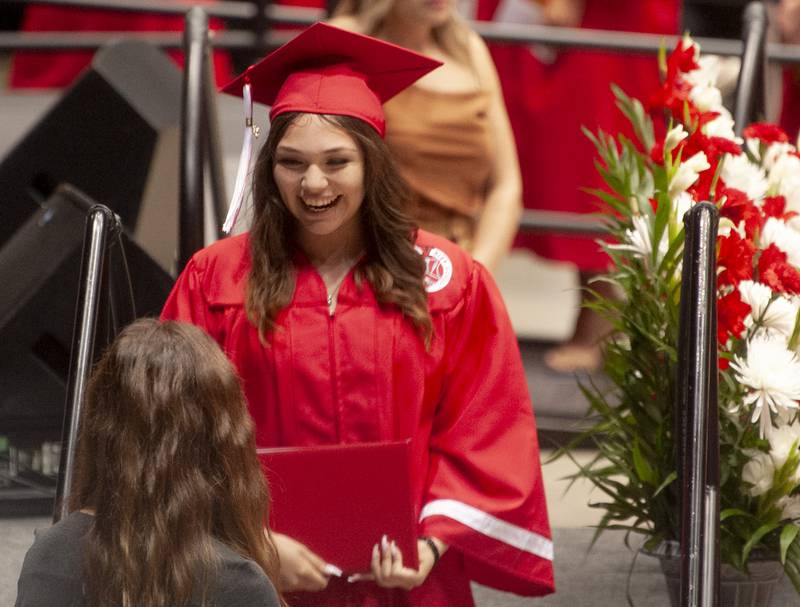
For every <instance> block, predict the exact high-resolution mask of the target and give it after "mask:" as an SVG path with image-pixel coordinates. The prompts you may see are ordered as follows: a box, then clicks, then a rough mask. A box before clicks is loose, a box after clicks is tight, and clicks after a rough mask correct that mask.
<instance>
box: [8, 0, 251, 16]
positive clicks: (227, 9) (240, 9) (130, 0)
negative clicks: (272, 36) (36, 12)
mask: <svg viewBox="0 0 800 607" xmlns="http://www.w3.org/2000/svg"><path fill="white" fill-rule="evenodd" d="M5 1H6V2H14V3H17V4H46V5H47V4H49V5H52V6H66V7H77V8H85V9H95V10H113V11H124V12H128V13H153V14H157V15H159V14H160V15H176V16H177V15H184V14H185V13H186V10H187V8H188V7H187V5H186V3H185V2H170V1H165V0H5ZM203 9H204V10H205V11H206V14H207V15H210V16H211V17H220V18H222V19H236V20H247V19H252V18H253V15H254V14H255V10H256V9H255V7H254V6H253V3H252V2H245V1H241V2H234V1H232V0H226V1H225V2H216V3H213V4H204V5H203Z"/></svg>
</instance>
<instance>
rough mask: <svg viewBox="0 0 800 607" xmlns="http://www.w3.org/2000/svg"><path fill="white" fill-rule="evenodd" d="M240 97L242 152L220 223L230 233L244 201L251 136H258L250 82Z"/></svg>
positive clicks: (251, 152)
mask: <svg viewBox="0 0 800 607" xmlns="http://www.w3.org/2000/svg"><path fill="white" fill-rule="evenodd" d="M242 99H243V100H244V115H245V120H244V141H243V143H242V153H241V155H240V156H239V168H238V169H237V170H236V183H235V185H234V186H233V198H232V199H231V204H230V206H229V207H228V215H227V216H226V217H225V223H223V224H222V231H223V232H224V233H225V234H230V233H231V230H233V226H234V225H236V218H237V217H238V216H239V210H240V209H241V208H242V202H243V201H244V192H245V186H246V183H247V175H248V174H249V173H250V159H251V157H252V155H253V138H254V137H258V127H257V126H255V125H254V124H253V99H252V96H251V95H250V83H249V82H246V83H245V85H244V87H243V88H242Z"/></svg>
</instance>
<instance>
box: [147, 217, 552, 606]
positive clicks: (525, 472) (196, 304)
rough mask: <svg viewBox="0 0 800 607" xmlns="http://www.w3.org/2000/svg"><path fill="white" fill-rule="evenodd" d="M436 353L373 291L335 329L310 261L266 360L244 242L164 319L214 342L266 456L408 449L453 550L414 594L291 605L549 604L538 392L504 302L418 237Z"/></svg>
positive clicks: (363, 292)
mask: <svg viewBox="0 0 800 607" xmlns="http://www.w3.org/2000/svg"><path fill="white" fill-rule="evenodd" d="M417 244H418V247H419V248H420V249H421V250H422V251H423V253H424V254H425V255H426V260H427V263H428V276H427V277H426V285H427V288H428V292H429V308H430V312H431V317H432V321H433V327H434V337H433V340H432V343H431V347H430V349H429V350H428V351H426V349H425V346H424V343H423V341H422V340H421V339H420V337H419V335H418V333H417V332H416V331H415V329H414V327H413V326H412V325H411V323H410V322H409V321H408V320H406V319H405V317H404V316H403V315H402V314H401V313H400V312H399V311H398V310H397V309H396V308H395V307H394V306H384V307H381V306H379V305H378V304H377V302H376V299H375V296H374V294H373V293H372V291H371V289H370V288H369V285H368V284H364V285H363V287H362V288H360V289H359V288H358V286H357V285H356V283H355V281H354V279H353V274H352V273H351V274H350V275H349V276H348V277H347V278H346V279H345V281H344V282H343V284H342V286H341V288H340V290H339V296H338V303H337V306H336V311H335V313H334V314H333V315H330V314H329V313H328V306H327V302H326V290H325V286H324V284H323V282H322V279H321V277H320V276H319V274H318V273H317V272H316V270H315V269H314V268H313V266H311V265H310V264H309V263H308V262H307V261H305V260H303V259H301V258H300V256H298V261H297V274H296V287H295V293H294V297H293V299H292V302H291V303H290V304H289V305H288V306H287V307H286V308H285V309H284V310H282V311H281V313H280V314H279V316H278V318H277V328H276V329H275V331H274V332H273V333H272V334H271V335H270V336H269V339H268V343H267V345H266V346H262V344H261V343H260V342H259V339H258V335H257V331H256V329H255V328H254V327H253V326H252V325H251V324H250V323H249V322H248V320H247V317H246V314H245V311H244V308H243V299H244V289H245V282H246V279H247V272H248V268H249V249H248V240H247V235H241V236H236V237H232V238H227V239H225V240H221V241H219V242H217V243H215V244H213V245H211V246H209V247H207V248H206V249H204V250H202V251H200V252H198V253H197V254H196V255H195V256H194V257H193V258H192V260H191V261H190V262H189V264H188V265H187V267H186V269H185V270H184V271H183V273H182V274H181V276H180V277H179V278H178V281H177V283H176V284H175V288H174V290H173V292H172V294H171V295H170V297H169V299H168V301H167V303H166V305H165V307H164V311H163V314H162V316H163V317H164V318H170V319H176V320H183V321H188V322H192V323H194V324H197V325H200V326H202V327H204V328H205V329H206V330H207V331H208V332H209V334H211V335H212V336H213V337H214V339H216V340H217V341H218V342H219V343H220V344H221V346H222V347H223V349H224V350H225V352H226V353H227V354H228V356H229V357H230V358H231V359H232V360H233V362H234V364H235V365H236V367H237V369H238V371H239V373H240V375H241V378H242V380H243V383H244V388H245V392H246V394H247V399H248V402H249V406H250V411H251V414H252V416H253V419H254V420H255V424H256V429H257V443H258V445H259V446H263V447H266V446H286V445H295V446H297V445H320V444H335V443H353V442H369V441H380V440H399V439H405V438H409V437H410V438H411V439H412V454H413V470H412V475H413V479H414V480H413V487H414V492H415V500H416V501H415V504H416V507H417V509H418V511H419V515H420V522H419V534H420V535H430V536H435V537H438V538H441V539H442V540H443V541H445V542H446V543H447V544H449V545H450V550H448V551H447V553H445V555H444V556H443V557H442V559H441V561H440V562H439V563H438V565H437V566H436V567H435V568H434V569H433V571H432V573H431V575H430V576H429V578H428V579H427V580H426V582H425V583H424V584H423V585H422V586H421V587H419V588H417V589H415V590H413V591H412V592H410V593H406V592H402V591H398V590H394V591H387V590H383V589H380V588H378V587H376V586H375V585H373V584H370V583H356V584H346V583H345V582H341V581H339V580H336V579H335V578H334V579H332V581H331V584H330V585H329V587H328V589H327V590H326V591H325V592H322V593H308V594H302V595H298V596H296V597H295V598H294V600H293V601H290V603H291V604H292V605H359V606H367V605H420V606H421V605H425V606H426V607H437V606H445V605H458V606H459V607H461V606H468V605H472V604H473V603H472V598H471V594H470V589H469V580H470V579H473V580H476V581H478V582H480V583H482V584H486V585H489V586H493V587H495V588H499V589H502V590H508V591H512V592H516V593H518V594H524V595H541V594H547V593H549V592H552V591H553V570H552V552H553V548H552V542H551V539H550V538H551V535H550V527H549V523H548V519H547V511H546V505H545V496H544V489H543V485H542V476H541V468H540V463H539V448H538V442H537V437H536V426H535V422H534V418H533V413H532V408H531V403H530V399H529V396H528V388H527V384H526V381H525V375H524V372H523V368H522V362H521V359H520V355H519V350H518V347H517V342H516V337H515V335H514V332H513V330H512V328H511V324H510V322H509V319H508V315H507V313H506V310H505V306H504V305H503V302H502V299H501V296H500V294H499V292H498V290H497V288H496V286H495V284H494V282H493V281H492V279H491V277H490V276H489V274H488V272H487V271H486V270H485V269H484V268H483V267H482V266H481V265H479V264H477V263H476V262H474V261H473V260H472V259H471V258H470V257H469V256H468V255H467V254H466V253H464V252H462V251H461V249H459V248H457V247H456V246H455V245H453V244H452V243H450V242H448V241H446V240H444V239H442V238H439V237H436V236H433V235H431V234H428V233H425V232H420V234H419V237H418V240H417Z"/></svg>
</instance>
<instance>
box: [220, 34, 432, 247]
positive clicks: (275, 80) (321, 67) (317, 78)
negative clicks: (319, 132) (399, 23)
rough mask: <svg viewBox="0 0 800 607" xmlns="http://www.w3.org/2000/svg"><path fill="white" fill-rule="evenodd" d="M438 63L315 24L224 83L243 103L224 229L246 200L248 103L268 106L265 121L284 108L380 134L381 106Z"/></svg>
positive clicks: (249, 134) (250, 123) (382, 130)
mask: <svg viewBox="0 0 800 607" xmlns="http://www.w3.org/2000/svg"><path fill="white" fill-rule="evenodd" d="M440 65H441V62H439V61H436V60H434V59H430V58H429V57H425V56H424V55H420V54H419V53H415V52H413V51H409V50H408V49H405V48H403V47H400V46H397V45H395V44H391V43H389V42H384V41H382V40H377V39H376V38H372V37H370V36H364V35H362V34H356V33H354V32H349V31H347V30H343V29H340V28H338V27H334V26H332V25H328V24H325V23H315V24H314V25H312V26H311V27H309V28H308V29H306V30H304V31H303V32H301V33H300V34H298V35H297V36H296V37H295V38H293V39H292V40H290V41H289V42H287V43H286V44H284V45H283V46H282V47H280V48H279V49H277V50H276V51H274V52H272V53H270V54H269V55H267V56H266V57H264V58H263V59H262V60H261V61H259V62H258V63H255V64H254V65H251V66H250V67H249V68H247V70H245V72H244V73H243V74H242V75H240V76H239V77H237V78H236V79H234V80H233V81H231V82H230V83H228V84H226V85H225V86H224V87H222V91H223V92H225V93H229V94H231V95H237V96H241V97H243V99H244V105H245V115H246V120H245V145H244V148H243V150H242V156H241V158H240V164H239V171H238V172H237V177H236V186H235V187H234V196H233V200H232V201H231V206H230V209H229V211H228V217H227V219H226V220H225V225H224V226H223V230H224V231H226V232H230V230H231V229H232V228H233V223H234V222H235V221H236V215H237V214H238V210H239V207H240V206H241V202H242V199H243V197H244V181H245V178H246V175H247V171H248V168H249V164H250V154H251V151H252V135H253V121H252V115H253V114H252V112H253V109H252V102H253V101H257V102H259V103H263V104H265V105H270V106H272V109H271V111H270V114H269V116H270V119H274V118H275V117H276V116H279V115H280V114H283V113H286V112H308V113H313V114H338V115H344V116H353V117H355V118H359V119H361V120H363V121H364V122H366V123H367V124H369V125H370V126H372V127H373V128H374V129H375V130H376V131H377V132H378V134H380V135H381V137H383V136H384V134H385V122H384V117H383V108H382V104H383V103H385V102H386V101H388V100H389V99H391V98H392V97H394V96H395V95H396V94H397V93H399V92H400V91H402V90H403V89H405V88H407V87H408V86H410V85H411V84H413V83H414V82H415V81H417V80H418V79H419V78H421V77H422V76H424V75H425V74H427V73H428V72H430V71H431V70H433V69H435V68H437V67H439V66H440Z"/></svg>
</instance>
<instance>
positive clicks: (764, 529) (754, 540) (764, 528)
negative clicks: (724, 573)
mask: <svg viewBox="0 0 800 607" xmlns="http://www.w3.org/2000/svg"><path fill="white" fill-rule="evenodd" d="M778 527H780V523H779V522H777V523H775V522H771V523H765V524H763V525H761V527H759V528H758V529H756V531H755V533H753V534H752V535H751V536H750V539H749V540H747V543H746V544H745V545H744V548H742V562H743V563H746V562H747V557H749V556H750V551H751V550H752V549H753V548H754V547H755V545H756V544H758V542H760V541H761V538H763V537H764V536H765V535H767V534H768V533H769V532H770V531H774V530H775V529H777V528H778Z"/></svg>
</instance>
